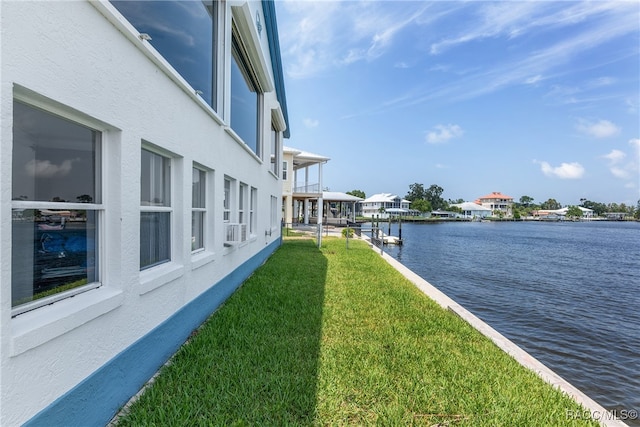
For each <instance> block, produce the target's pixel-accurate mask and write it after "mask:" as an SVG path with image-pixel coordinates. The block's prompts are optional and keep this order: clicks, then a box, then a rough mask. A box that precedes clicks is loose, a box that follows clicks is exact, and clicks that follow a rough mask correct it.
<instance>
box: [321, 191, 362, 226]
mask: <svg viewBox="0 0 640 427" xmlns="http://www.w3.org/2000/svg"><path fill="white" fill-rule="evenodd" d="M322 199H323V200H324V203H325V207H326V208H325V209H324V212H325V221H323V222H324V223H326V224H333V225H347V223H348V222H355V221H356V216H357V215H358V213H359V212H358V207H359V206H360V205H361V203H360V202H362V201H363V200H364V199H363V198H362V197H356V196H352V195H351V194H347V193H342V192H339V191H323V192H322Z"/></svg>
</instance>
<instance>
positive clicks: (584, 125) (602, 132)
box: [576, 119, 620, 138]
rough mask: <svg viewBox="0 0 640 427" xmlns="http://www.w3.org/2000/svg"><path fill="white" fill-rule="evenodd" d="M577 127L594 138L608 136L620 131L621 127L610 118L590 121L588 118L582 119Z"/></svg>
mask: <svg viewBox="0 0 640 427" xmlns="http://www.w3.org/2000/svg"><path fill="white" fill-rule="evenodd" d="M576 129H577V130H578V131H580V132H582V133H584V134H586V135H588V136H591V137H593V138H608V137H611V136H615V135H617V134H618V133H620V128H618V126H616V125H615V124H613V123H611V122H610V121H609V120H599V121H597V122H590V121H588V120H584V119H580V120H579V121H578V124H577V125H576Z"/></svg>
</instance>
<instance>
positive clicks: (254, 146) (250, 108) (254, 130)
mask: <svg viewBox="0 0 640 427" xmlns="http://www.w3.org/2000/svg"><path fill="white" fill-rule="evenodd" d="M237 55H238V54H237V53H235V52H234V54H233V55H232V61H231V128H232V129H233V130H234V132H235V133H237V134H238V136H239V137H240V138H242V140H243V141H244V143H245V144H247V145H248V146H249V147H250V148H251V150H253V152H255V153H256V154H258V155H259V154H260V153H259V152H258V93H257V92H256V91H255V90H254V89H253V84H252V82H251V80H250V79H249V77H248V75H247V71H246V67H245V66H243V64H242V62H241V60H240V58H236V56H237ZM241 67H243V68H244V71H245V72H243V69H241Z"/></svg>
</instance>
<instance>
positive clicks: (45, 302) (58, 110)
mask: <svg viewBox="0 0 640 427" xmlns="http://www.w3.org/2000/svg"><path fill="white" fill-rule="evenodd" d="M13 99H14V100H16V101H20V102H22V103H24V104H27V105H30V106H32V107H36V108H39V109H41V110H43V111H46V112H48V113H50V114H53V115H56V116H59V117H62V118H64V119H67V120H69V121H71V122H74V123H77V124H79V125H82V126H85V127H88V128H91V129H93V130H95V131H98V132H100V133H101V137H100V141H101V142H100V151H101V152H100V161H101V165H100V171H101V175H100V186H101V190H100V191H101V195H102V203H66V202H59V203H55V205H56V206H60V208H64V209H71V210H74V209H78V210H87V208H91V209H90V210H92V211H94V212H96V215H97V223H98V229H97V233H98V258H97V260H96V261H97V263H98V269H99V270H98V272H99V273H98V274H99V276H98V281H96V282H93V283H88V284H86V285H84V286H80V287H78V288H76V289H71V290H68V291H64V292H60V293H57V294H54V295H51V296H49V297H45V298H41V299H38V300H34V301H31V302H29V303H26V304H21V305H19V306H16V307H12V308H11V316H12V317H16V316H23V315H24V314H26V313H28V312H30V311H33V310H36V309H41V308H44V307H47V306H50V305H52V304H53V303H59V302H61V301H64V300H66V299H69V298H71V297H75V296H76V295H79V294H81V293H84V292H86V291H89V290H93V289H96V288H99V287H101V286H103V282H104V278H105V265H106V257H105V255H104V254H105V247H106V243H105V240H106V238H107V237H106V236H107V234H106V231H105V228H106V227H105V223H106V221H107V215H106V209H105V206H106V198H107V197H108V196H107V191H105V187H106V185H107V182H108V181H107V180H106V176H107V167H108V161H107V156H109V155H111V154H110V150H109V145H111V144H113V145H115V141H113V140H112V135H114V134H116V133H119V131H120V129H118V128H116V127H114V126H111V125H109V124H107V123H105V122H103V121H101V120H98V119H95V118H93V117H91V116H89V115H87V114H85V113H82V112H81V111H79V110H76V109H73V108H70V107H68V106H66V105H64V104H62V103H59V102H57V101H54V100H52V99H50V98H47V97H45V96H43V95H40V94H39V93H37V92H35V91H32V90H30V89H28V88H26V87H24V86H21V85H18V84H14V86H13ZM52 204H53V202H42V201H24V202H23V201H11V209H13V208H36V209H37V208H38V207H39V206H40V207H43V208H51V206H52ZM74 300H76V298H74Z"/></svg>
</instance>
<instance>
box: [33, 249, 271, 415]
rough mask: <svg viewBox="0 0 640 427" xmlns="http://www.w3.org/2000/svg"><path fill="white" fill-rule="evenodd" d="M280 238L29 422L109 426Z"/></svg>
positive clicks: (261, 260) (266, 255)
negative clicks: (117, 414)
mask: <svg viewBox="0 0 640 427" xmlns="http://www.w3.org/2000/svg"><path fill="white" fill-rule="evenodd" d="M281 243H282V239H281V238H280V239H277V240H275V241H274V242H272V243H271V244H270V245H268V246H266V247H265V248H264V249H263V250H261V251H260V252H259V253H257V254H256V255H254V256H253V257H252V258H251V259H249V260H247V261H246V262H244V263H243V264H242V265H241V266H239V267H238V268H236V269H235V270H234V271H232V272H231V273H230V274H229V275H227V276H226V277H224V278H223V279H222V280H220V281H219V282H218V283H216V284H215V285H213V286H211V287H210V288H209V289H208V290H207V291H205V292H204V293H203V294H202V295H200V296H198V297H197V298H196V299H194V300H193V301H191V302H189V303H188V304H186V305H185V306H184V307H182V308H181V309H180V310H178V311H177V312H176V313H175V314H173V315H172V316H171V317H169V318H168V319H167V320H165V321H164V322H163V323H161V324H160V325H158V326H157V327H156V328H154V329H153V330H152V331H151V332H149V333H148V334H146V335H145V336H143V337H142V338H140V339H139V340H138V341H136V342H135V343H133V344H132V345H131V346H129V347H128V348H126V349H125V350H123V351H122V352H121V353H119V354H118V355H117V356H115V357H114V358H113V359H111V360H110V361H109V362H107V363H106V364H105V365H103V366H102V367H100V368H99V369H98V370H96V371H95V372H94V373H93V374H91V375H90V376H89V377H87V378H86V379H84V380H83V381H82V382H81V383H79V384H78V385H77V386H75V387H74V388H73V389H71V390H70V391H69V392H67V393H65V394H64V395H62V396H61V397H59V398H58V399H57V400H56V401H54V402H53V403H52V404H51V405H49V406H48V407H46V408H45V409H43V410H42V411H40V412H39V413H38V414H36V415H35V416H34V417H33V418H31V419H30V420H29V421H27V422H26V423H25V424H24V426H29V427H31V426H43V427H56V426H60V427H68V426H97V425H106V424H107V423H108V422H109V420H110V419H111V418H112V417H113V416H114V415H115V414H116V413H117V412H118V411H119V410H120V408H121V407H122V406H123V405H124V404H125V403H126V402H127V401H128V400H129V399H130V398H131V396H133V395H134V394H136V393H137V392H138V390H140V388H141V387H142V386H143V385H144V384H145V383H146V382H147V381H148V380H149V379H150V378H151V377H152V376H153V375H154V374H155V373H156V372H157V371H158V369H160V367H162V365H164V364H165V363H166V361H167V360H168V359H169V358H170V357H171V356H172V355H173V354H174V353H175V352H176V351H177V350H178V349H179V348H180V346H181V345H182V344H183V343H184V342H185V341H186V340H187V338H188V337H189V335H190V334H191V332H192V331H193V330H194V329H196V328H197V327H198V326H200V325H201V324H202V323H203V322H204V321H205V320H206V319H207V318H208V317H209V316H210V315H211V314H212V313H213V312H214V311H215V310H216V309H217V308H218V307H219V306H220V305H221V304H222V303H223V302H224V301H225V300H226V299H227V298H229V296H231V294H233V292H235V290H236V289H237V288H238V287H239V286H240V285H241V284H242V282H244V281H245V280H246V279H247V278H248V277H249V276H250V275H251V274H252V273H253V272H254V271H255V270H256V269H257V268H258V267H259V266H260V265H262V263H264V261H266V260H267V258H269V256H270V255H271V254H272V253H273V252H274V251H275V250H276V249H277V248H278V247H279V246H280V244H281Z"/></svg>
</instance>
